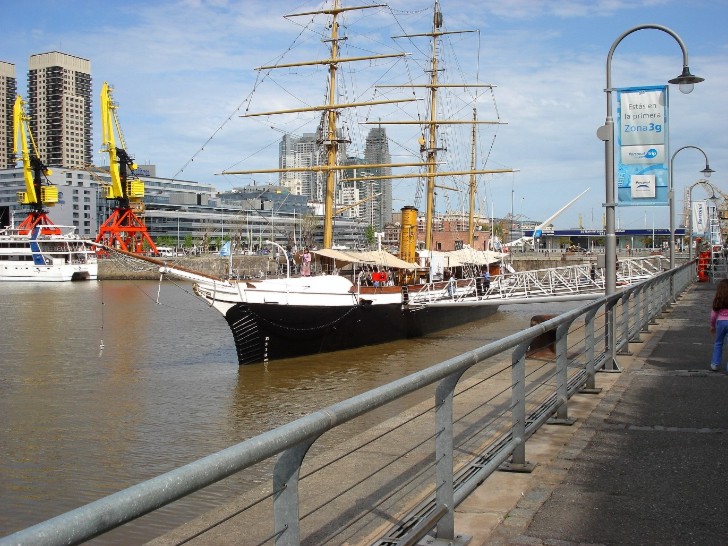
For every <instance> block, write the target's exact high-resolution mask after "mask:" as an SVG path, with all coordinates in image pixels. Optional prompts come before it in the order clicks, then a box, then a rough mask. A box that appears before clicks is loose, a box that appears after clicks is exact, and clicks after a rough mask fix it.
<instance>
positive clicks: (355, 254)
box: [311, 248, 418, 269]
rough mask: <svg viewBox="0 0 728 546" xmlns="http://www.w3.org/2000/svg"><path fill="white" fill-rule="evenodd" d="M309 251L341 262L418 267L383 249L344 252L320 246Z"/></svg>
mask: <svg viewBox="0 0 728 546" xmlns="http://www.w3.org/2000/svg"><path fill="white" fill-rule="evenodd" d="M311 253H312V254H315V255H317V256H321V257H323V258H329V259H332V260H334V261H335V262H342V263H350V264H367V265H377V266H380V267H386V268H389V269H417V267H418V266H417V264H413V263H409V262H405V261H404V260H400V259H399V258H397V256H394V255H392V254H390V253H389V252H385V251H369V252H359V251H346V252H344V251H341V250H334V249H332V248H322V249H320V250H313V251H311Z"/></svg>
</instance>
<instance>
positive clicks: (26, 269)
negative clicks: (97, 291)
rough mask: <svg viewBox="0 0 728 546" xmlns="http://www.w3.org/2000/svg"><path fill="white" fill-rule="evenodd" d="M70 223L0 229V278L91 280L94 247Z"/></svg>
mask: <svg viewBox="0 0 728 546" xmlns="http://www.w3.org/2000/svg"><path fill="white" fill-rule="evenodd" d="M75 230H76V228H75V227H73V226H60V225H55V224H53V225H38V226H36V227H35V228H33V229H31V230H27V229H19V228H5V229H3V230H0V281H33V282H39V281H41V282H62V281H76V280H95V279H96V278H97V275H98V262H97V259H96V249H95V247H94V246H93V244H92V243H91V241H87V240H85V239H81V238H80V237H79V236H78V235H77V234H76V232H75Z"/></svg>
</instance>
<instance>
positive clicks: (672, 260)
mask: <svg viewBox="0 0 728 546" xmlns="http://www.w3.org/2000/svg"><path fill="white" fill-rule="evenodd" d="M686 148H693V149H695V150H698V151H699V152H701V153H702V154H703V157H705V168H704V169H703V170H702V171H700V172H701V173H702V174H703V176H704V177H705V178H710V175H711V174H713V173H714V172H715V171H714V170H713V169H711V168H710V165H708V156H707V155H706V153H705V152H704V151H703V150H702V149H701V148H698V147H697V146H690V145H688V146H683V147H682V148H678V149H677V150H675V153H674V154H672V157H671V158H670V174H669V177H668V180H669V183H668V192H667V198H668V201H669V204H670V269H675V187H674V186H673V183H672V163H673V161H675V156H676V155H677V154H678V152H680V151H682V150H684V149H686ZM691 215H692V212H691Z"/></svg>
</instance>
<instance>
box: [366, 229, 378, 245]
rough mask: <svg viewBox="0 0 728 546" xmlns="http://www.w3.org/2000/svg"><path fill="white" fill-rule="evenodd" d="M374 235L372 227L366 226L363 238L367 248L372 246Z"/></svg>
mask: <svg viewBox="0 0 728 546" xmlns="http://www.w3.org/2000/svg"><path fill="white" fill-rule="evenodd" d="M375 233H376V232H375V231H374V226H372V225H368V226H367V227H366V229H365V230H364V237H365V238H366V240H367V243H368V244H369V246H372V245H373V244H374V239H375V237H376V236H375V235H374V234H375Z"/></svg>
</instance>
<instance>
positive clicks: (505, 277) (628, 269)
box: [408, 255, 669, 307]
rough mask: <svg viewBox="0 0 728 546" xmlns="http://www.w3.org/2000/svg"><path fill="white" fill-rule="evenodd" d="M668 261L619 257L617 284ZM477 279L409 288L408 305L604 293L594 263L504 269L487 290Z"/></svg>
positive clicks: (647, 275) (536, 299)
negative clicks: (445, 301) (531, 269)
mask: <svg viewBox="0 0 728 546" xmlns="http://www.w3.org/2000/svg"><path fill="white" fill-rule="evenodd" d="M668 263H669V262H668V260H667V259H666V258H665V257H664V256H661V255H658V256H645V257H637V258H625V259H620V260H619V261H618V262H617V267H618V270H617V288H618V289H620V288H624V287H627V286H631V285H633V284H636V283H638V282H640V281H643V280H646V279H649V278H652V277H654V276H655V275H657V274H659V273H661V272H662V271H664V270H665V269H668V268H669V266H668ZM478 281H479V279H468V280H461V281H454V282H452V283H450V284H448V283H442V282H439V283H430V284H427V285H424V286H423V288H422V289H421V290H420V291H418V292H416V293H413V292H410V294H409V303H408V305H409V306H410V307H415V306H417V305H423V304H428V305H432V304H436V303H437V301H443V300H455V301H462V302H463V303H467V302H469V301H475V300H480V301H482V300H485V301H487V300H492V301H493V304H494V305H496V304H497V305H503V304H504V303H509V304H510V303H538V302H551V301H578V300H586V299H593V298H596V297H599V296H603V295H604V269H603V268H599V267H596V264H594V263H583V264H578V265H570V266H564V267H550V268H547V269H538V270H533V271H522V272H516V273H511V272H506V273H504V274H502V275H496V276H494V277H493V280H492V281H491V283H490V287H489V288H488V289H487V290H486V289H484V288H483V287H482V285H480V286H479V284H480V283H478Z"/></svg>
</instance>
